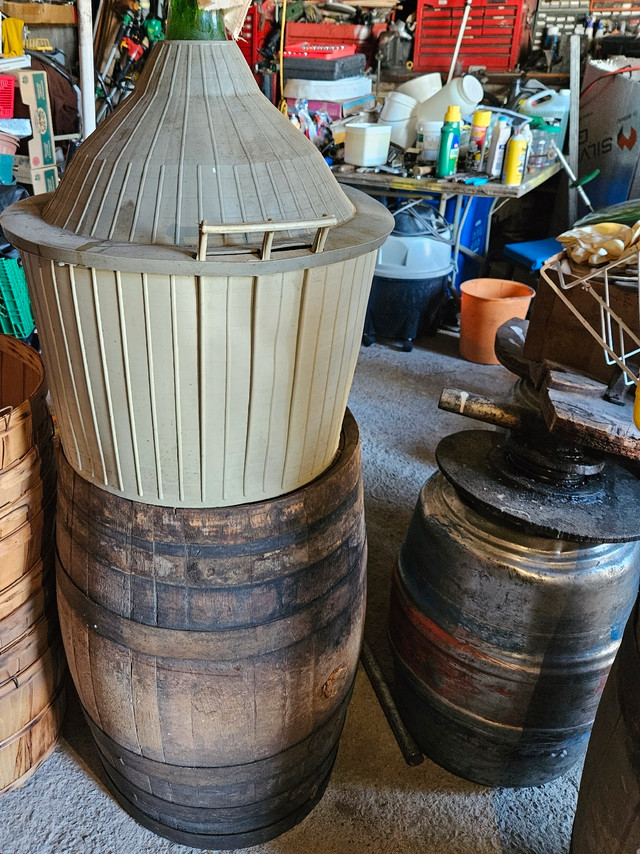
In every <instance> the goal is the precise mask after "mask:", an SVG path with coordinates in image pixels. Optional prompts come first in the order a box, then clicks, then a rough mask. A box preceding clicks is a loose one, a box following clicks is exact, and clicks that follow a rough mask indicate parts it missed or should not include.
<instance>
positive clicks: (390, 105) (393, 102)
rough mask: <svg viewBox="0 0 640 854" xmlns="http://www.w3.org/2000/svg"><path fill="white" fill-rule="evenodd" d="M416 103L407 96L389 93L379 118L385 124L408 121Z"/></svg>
mask: <svg viewBox="0 0 640 854" xmlns="http://www.w3.org/2000/svg"><path fill="white" fill-rule="evenodd" d="M417 106H418V102H417V100H416V99H415V98H412V97H410V96H409V95H403V94H402V93H400V92H389V94H388V95H387V97H386V98H385V101H384V105H383V107H382V110H381V111H380V118H381V119H382V120H383V121H385V122H399V121H403V120H406V119H410V118H411V116H412V115H413V114H414V112H415V109H416V107H417Z"/></svg>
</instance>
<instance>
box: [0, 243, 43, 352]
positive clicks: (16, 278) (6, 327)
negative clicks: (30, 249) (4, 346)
mask: <svg viewBox="0 0 640 854" xmlns="http://www.w3.org/2000/svg"><path fill="white" fill-rule="evenodd" d="M0 329H2V332H4V333H5V335H13V336H15V337H16V338H28V337H29V336H30V335H31V333H32V332H33V330H34V329H35V322H34V320H33V313H32V311H31V301H30V299H29V291H28V290H27V280H26V279H25V277H24V271H23V269H22V265H21V264H20V261H19V260H18V259H17V258H0Z"/></svg>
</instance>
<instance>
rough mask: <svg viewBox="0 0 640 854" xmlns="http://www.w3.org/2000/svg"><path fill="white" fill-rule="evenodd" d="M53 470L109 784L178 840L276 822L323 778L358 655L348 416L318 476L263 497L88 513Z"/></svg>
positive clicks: (70, 597)
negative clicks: (228, 504)
mask: <svg viewBox="0 0 640 854" xmlns="http://www.w3.org/2000/svg"><path fill="white" fill-rule="evenodd" d="M59 468H60V517H59V525H58V534H57V537H58V550H59V557H60V561H59V565H58V573H57V575H58V602H59V611H60V620H61V625H62V632H63V638H64V642H65V647H66V649H67V655H68V659H69V666H70V669H71V673H72V676H73V679H74V682H75V684H76V687H77V689H78V693H79V695H80V699H81V702H82V705H83V708H84V710H85V714H86V715H87V718H88V720H89V722H90V725H91V727H92V729H93V731H94V736H95V738H96V742H97V744H98V746H99V749H100V752H101V756H102V759H103V764H104V767H105V770H106V772H107V775H108V777H109V780H110V784H111V787H112V789H113V790H114V792H115V793H116V797H118V799H119V801H120V802H121V803H122V804H123V805H124V806H125V809H128V810H129V812H131V814H132V815H134V817H136V818H138V820H139V821H141V822H142V823H143V824H146V825H147V826H149V827H152V829H155V830H157V831H158V832H160V833H162V834H163V835H165V836H168V837H169V838H171V839H174V840H176V841H181V842H185V844H196V845H200V844H202V845H205V846H206V847H211V848H216V847H218V848H220V847H225V848H228V847H239V846H241V845H246V844H256V843H257V842H259V841H264V840H266V839H270V838H273V836H275V835H277V834H278V833H281V832H283V830H285V829H288V827H291V826H292V825H293V824H295V823H296V822H297V821H299V820H300V819H301V818H302V817H303V816H304V815H305V814H306V813H307V812H309V811H310V810H311V809H312V808H313V806H314V805H315V803H316V802H317V800H318V799H319V798H320V796H321V794H322V791H324V787H325V786H326V783H327V781H328V778H329V775H330V772H331V767H332V765H333V761H334V759H335V754H336V751H337V744H338V739H339V735H340V732H341V730H342V726H343V723H344V716H345V713H346V707H347V702H348V697H349V696H350V692H351V690H352V684H353V680H354V677H355V671H356V668H357V662H358V657H359V650H360V643H361V638H362V627H363V621H364V606H365V562H366V541H365V531H364V511H363V493H362V479H361V467H360V456H359V442H358V435H357V427H356V425H355V422H354V421H353V419H352V418H351V417H350V416H349V417H348V418H347V419H345V430H344V438H343V441H342V443H341V449H340V453H339V455H338V458H337V460H336V461H335V463H334V464H333V466H332V467H331V468H330V469H329V470H328V471H327V472H326V473H325V474H324V475H323V476H321V477H320V478H318V479H317V480H316V481H314V482H313V484H311V485H308V486H307V487H304V488H303V489H301V490H298V491H297V492H296V493H292V494H290V495H287V496H284V497H282V498H278V499H274V501H272V502H263V503H261V504H260V505H249V506H245V505H243V506H240V507H238V508H233V509H232V508H216V509H213V510H201V509H198V510H189V509H186V510H185V509H181V510H178V511H165V510H163V509H162V508H157V507H147V508H142V507H141V506H140V505H136V504H135V503H134V502H130V501H128V500H127V499H122V498H117V497H116V496H113V495H110V494H104V493H102V495H104V498H105V504H106V509H105V513H104V514H103V515H102V516H100V515H98V513H97V508H96V506H95V496H94V497H93V498H92V497H91V496H90V495H88V494H87V485H86V482H84V481H82V479H81V478H80V477H79V476H78V475H76V474H74V473H72V472H71V471H70V466H69V465H68V463H66V462H61V463H60V464H59ZM91 490H94V491H98V490H97V488H96V487H95V486H90V489H89V492H90V491H91ZM99 497H102V496H99ZM234 510H236V511H237V515H236V516H234ZM144 515H148V516H149V517H150V518H149V521H150V526H149V532H150V534H151V542H152V544H153V545H152V547H151V546H150V543H149V541H147V542H144V539H143V538H142V536H141V533H142V531H143V527H142V524H141V521H142V518H143V517H144ZM92 520H94V522H95V526H94V527H95V537H92V533H91V529H92ZM164 520H166V528H167V532H168V533H167V535H166V538H164V537H160V532H161V531H162V526H163V524H164ZM76 523H77V527H76ZM119 525H122V526H123V529H124V533H123V531H119V530H118V526H119ZM76 530H77V531H78V534H77V536H76ZM114 542H115V546H116V547H115V549H114V550H113V553H114V560H113V561H112V562H110V561H109V559H108V556H109V554H110V553H111V544H112V543H114ZM127 553H128V554H129V556H128V557H127ZM154 558H155V559H156V562H155V563H154ZM173 572H175V574H172V573H173ZM254 587H255V589H254ZM149 590H153V592H154V597H153V600H152V602H151V607H150V608H147V611H146V613H145V611H144V606H145V605H147V604H148V603H149V598H150V597H149ZM140 591H142V592H140ZM181 596H182V598H183V599H184V601H180V598H181ZM192 623H193V625H192ZM319 733H323V735H322V736H320V735H319ZM307 743H308V747H304V745H305V744H307ZM298 746H299V747H298ZM294 747H295V750H297V751H298V759H297V761H296V762H295V763H294V764H292V763H291V760H290V759H288V758H287V757H290V756H292V755H293V754H292V753H291V751H292V750H293V749H294ZM132 757H133V761H132ZM301 757H303V758H301ZM136 758H137V760H138V761H136ZM139 763H143V768H142V770H141V767H140V764H139ZM187 768H188V774H187V776H186V777H185V769H187ZM255 772H257V773H259V774H261V775H264V776H263V777H260V778H258V779H257V780H256V779H253V780H252V779H251V774H252V773H255ZM245 774H248V775H249V776H248V777H245V776H244V775H245ZM174 775H177V776H176V777H174ZM189 775H191V776H192V777H193V778H194V779H195V780H196V781H197V782H196V783H194V782H189V780H188V777H189ZM179 781H180V782H179ZM203 799H204V803H203ZM249 840H251V841H249Z"/></svg>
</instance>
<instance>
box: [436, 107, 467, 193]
mask: <svg viewBox="0 0 640 854" xmlns="http://www.w3.org/2000/svg"><path fill="white" fill-rule="evenodd" d="M460 123H461V117H460V107H458V106H457V105H455V104H452V105H450V106H449V108H448V109H447V112H446V113H445V116H444V124H443V125H442V130H441V131H440V148H439V149H438V160H437V162H436V175H437V177H438V178H447V177H448V176H449V175H454V174H455V172H456V169H457V167H458V154H459V153H460Z"/></svg>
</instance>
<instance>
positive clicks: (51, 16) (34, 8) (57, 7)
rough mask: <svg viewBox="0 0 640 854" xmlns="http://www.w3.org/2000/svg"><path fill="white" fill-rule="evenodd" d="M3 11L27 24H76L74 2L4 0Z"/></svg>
mask: <svg viewBox="0 0 640 854" xmlns="http://www.w3.org/2000/svg"><path fill="white" fill-rule="evenodd" d="M2 11H3V12H4V14H5V15H8V16H9V17H10V18H18V19H19V20H21V21H24V22H25V24H47V25H48V24H75V23H76V7H75V4H74V3H20V2H15V0H4V2H3V4H2Z"/></svg>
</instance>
